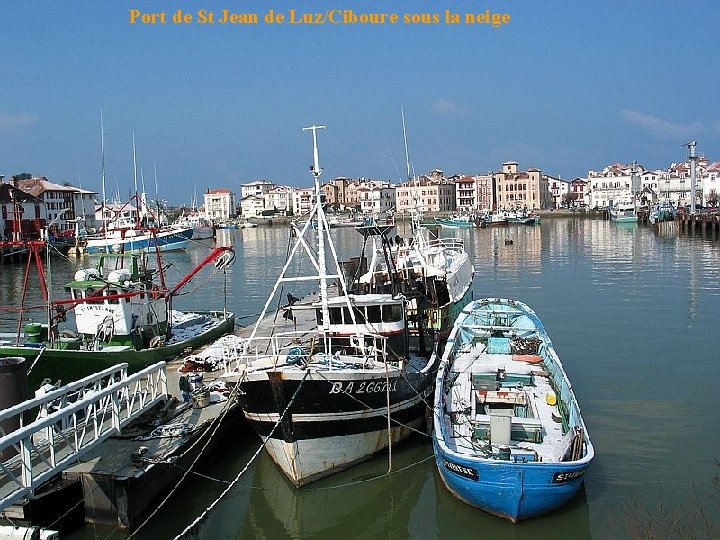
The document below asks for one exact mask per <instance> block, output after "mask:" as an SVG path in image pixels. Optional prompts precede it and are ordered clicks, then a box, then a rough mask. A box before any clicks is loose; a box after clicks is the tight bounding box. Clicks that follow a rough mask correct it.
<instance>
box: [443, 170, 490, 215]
mask: <svg viewBox="0 0 720 540" xmlns="http://www.w3.org/2000/svg"><path fill="white" fill-rule="evenodd" d="M448 180H449V181H450V182H452V183H453V184H455V208H456V209H457V210H459V211H462V212H469V213H472V212H476V211H478V210H490V209H491V208H492V205H493V200H492V193H493V190H492V174H486V175H480V174H476V175H474V176H470V175H466V174H456V175H453V176H451V177H449V178H448Z"/></svg>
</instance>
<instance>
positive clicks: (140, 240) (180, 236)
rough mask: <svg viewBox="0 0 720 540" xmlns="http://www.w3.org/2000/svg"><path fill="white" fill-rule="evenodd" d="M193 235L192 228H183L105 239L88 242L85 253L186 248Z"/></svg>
mask: <svg viewBox="0 0 720 540" xmlns="http://www.w3.org/2000/svg"><path fill="white" fill-rule="evenodd" d="M192 235H193V229H191V228H189V229H183V230H178V231H171V232H165V233H159V234H157V236H152V235H148V234H143V235H138V236H134V237H128V238H125V239H124V240H120V239H107V240H102V241H99V242H98V241H94V242H88V245H87V246H86V248H85V251H86V253H89V254H91V255H92V254H94V253H120V252H124V253H136V252H140V251H145V252H155V251H175V250H182V249H186V248H187V246H188V244H189V243H190V239H191V238H192Z"/></svg>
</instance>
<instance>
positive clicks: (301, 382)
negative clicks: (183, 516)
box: [174, 371, 310, 540]
mask: <svg viewBox="0 0 720 540" xmlns="http://www.w3.org/2000/svg"><path fill="white" fill-rule="evenodd" d="M309 374H310V372H309V371H306V372H305V374H304V375H303V378H302V379H301V380H300V384H299V385H298V387H297V388H296V389H295V392H294V393H293V395H292V397H291V398H290V401H289V402H288V404H287V407H285V410H284V411H283V413H282V414H281V415H280V418H278V421H277V422H276V423H275V425H274V426H273V428H272V430H271V431H270V433H269V434H268V435H267V437H266V439H265V440H264V441H263V442H262V444H261V445H260V446H259V447H258V449H257V451H256V452H255V453H254V454H253V456H252V457H251V458H250V461H248V462H247V464H246V465H245V467H243V468H242V470H241V471H240V472H239V473H238V474H237V476H236V477H235V479H234V480H233V481H232V482H230V484H229V485H228V486H227V488H225V490H224V491H223V492H222V493H221V494H220V495H219V496H218V498H217V499H215V500H214V501H213V502H212V504H211V505H210V506H208V507H207V508H206V509H205V510H204V511H203V512H202V514H200V515H199V516H198V517H196V518H195V520H194V521H193V522H192V523H191V524H190V525H188V526H187V527H185V529H184V530H183V531H182V532H181V533H180V534H178V535H177V536H175V539H174V540H178V539H179V538H182V537H183V536H185V535H186V534H187V533H189V532H190V531H191V530H192V529H194V528H195V527H197V526H198V525H199V523H200V522H201V521H202V520H203V519H205V517H206V516H207V515H208V514H209V513H210V512H211V511H212V510H213V508H215V506H216V505H217V504H218V503H219V502H220V501H221V500H222V498H223V497H225V495H227V493H228V492H229V491H230V490H231V489H232V488H233V486H234V485H235V484H237V482H238V481H239V480H240V478H241V477H242V475H243V474H245V472H246V471H247V470H248V469H249V468H250V465H251V464H252V463H253V461H255V459H256V458H257V457H258V456H259V455H260V452H261V451H262V449H263V448H265V445H266V444H267V441H269V440H270V438H271V437H272V436H273V434H274V433H275V430H276V429H277V428H278V426H279V425H280V423H281V422H282V421H283V420H284V418H285V415H286V414H287V412H288V411H289V410H290V407H292V405H293V403H294V402H295V398H296V397H297V395H298V394H299V393H300V389H301V388H302V386H303V383H304V382H305V379H307V376H308V375H309ZM184 477H185V476H183V478H184Z"/></svg>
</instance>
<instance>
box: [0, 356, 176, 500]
mask: <svg viewBox="0 0 720 540" xmlns="http://www.w3.org/2000/svg"><path fill="white" fill-rule="evenodd" d="M127 368H128V365H127V364H118V365H116V366H114V367H111V368H108V369H106V370H105V371H101V372H99V373H96V374H94V375H91V376H89V377H86V378H84V379H81V380H79V381H77V382H74V383H71V384H68V385H66V386H63V387H61V388H58V389H55V390H51V391H49V392H47V393H46V394H45V395H43V396H40V397H36V398H34V399H30V400H27V401H24V402H23V403H19V404H18V405H15V406H13V407H10V408H8V409H6V410H4V411H0V422H2V421H4V420H10V419H13V418H16V419H18V418H19V423H20V427H19V428H18V429H15V430H14V431H11V432H9V433H5V432H4V431H3V430H2V428H0V455H3V451H4V450H6V449H8V448H10V447H13V448H14V449H15V452H6V454H13V453H14V454H15V455H13V456H11V457H9V458H6V459H5V461H2V462H0V511H2V510H4V509H6V508H7V507H9V506H10V505H12V504H13V502H15V501H17V500H18V499H21V498H23V497H28V496H30V495H32V494H33V491H34V490H35V489H37V488H38V487H39V486H40V485H42V484H43V483H44V482H46V481H47V480H49V479H50V478H52V477H53V476H54V475H56V474H58V473H60V472H62V471H63V470H65V469H66V468H67V467H69V466H71V465H72V464H74V463H75V462H76V461H77V460H78V459H80V458H81V456H82V455H83V454H84V453H86V452H88V451H89V450H90V449H92V448H94V447H96V446H97V445H98V444H100V443H101V442H102V441H104V440H105V439H107V438H108V437H110V436H112V435H117V434H118V433H120V429H121V428H122V427H123V426H125V425H126V424H127V423H129V422H130V421H132V420H133V419H134V418H137V417H138V416H139V415H141V414H142V413H143V412H145V411H147V410H148V409H150V408H151V407H153V406H154V405H155V404H156V403H159V402H161V401H164V400H165V399H167V375H166V372H165V362H158V363H157V364H154V365H152V366H150V367H148V368H145V369H144V370H142V371H140V372H138V373H135V374H134V375H130V376H128V375H127ZM35 410H37V411H38V412H37V414H36V415H35V420H34V421H32V422H31V423H30V424H27V425H24V421H23V418H24V417H26V416H27V415H28V414H30V413H34V411H35ZM15 422H16V423H17V420H16V421H15Z"/></svg>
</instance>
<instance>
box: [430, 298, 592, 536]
mask: <svg viewBox="0 0 720 540" xmlns="http://www.w3.org/2000/svg"><path fill="white" fill-rule="evenodd" d="M433 424H434V425H433V428H434V434H433V447H434V451H435V461H436V463H437V467H438V471H439V473H440V477H441V478H442V480H443V482H444V483H445V485H446V486H447V488H448V489H449V490H450V492H452V493H453V495H455V496H456V497H457V498H459V499H460V500H462V501H464V502H466V503H467V504H470V505H472V506H475V507H478V508H480V509H482V510H485V511H487V512H489V513H491V514H495V515H497V516H501V517H504V518H507V519H510V520H511V521H513V522H517V521H519V520H522V519H527V518H532V517H536V516H540V515H542V514H544V513H546V512H549V511H551V510H554V509H557V508H559V507H561V506H563V505H564V504H566V503H567V502H568V501H570V499H572V498H573V496H574V495H575V494H576V493H577V492H578V490H579V489H580V487H581V486H582V483H583V480H584V475H585V471H586V470H587V468H588V467H589V465H590V463H591V462H592V460H593V456H594V450H593V446H592V444H591V442H590V438H589V436H588V433H587V429H586V428H585V424H584V422H583V420H582V417H581V416H580V408H579V406H578V403H577V400H576V399H575V395H574V393H573V391H572V388H571V386H570V382H569V381H568V379H567V376H566V374H565V371H564V370H563V366H562V364H561V363H560V360H559V358H558V356H557V354H556V352H555V349H554V348H553V345H552V342H551V341H550V338H549V337H548V335H547V333H546V332H545V329H544V327H543V325H542V323H541V322H540V319H539V318H538V317H537V315H536V314H535V312H534V311H532V310H531V309H530V308H529V307H528V306H526V305H525V304H523V303H521V302H517V301H514V300H508V299H483V300H476V301H473V302H470V303H469V304H468V305H467V306H466V307H465V308H464V309H463V311H462V312H461V313H460V315H459V316H458V318H457V320H456V322H455V325H454V327H453V330H452V332H451V334H450V337H449V339H448V342H447V345H446V347H445V351H444V353H443V355H442V358H441V360H440V366H439V369H438V373H437V379H436V386H435V400H434V414H433Z"/></svg>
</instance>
